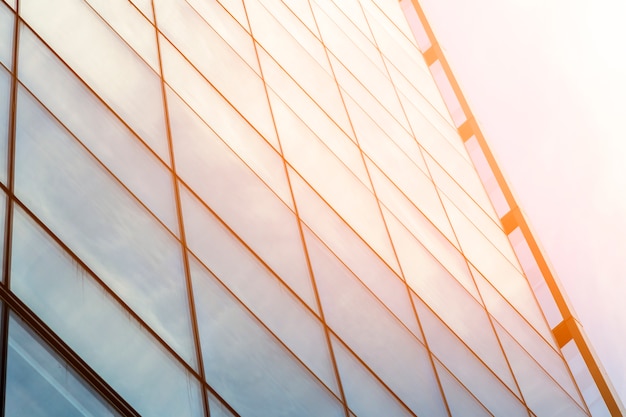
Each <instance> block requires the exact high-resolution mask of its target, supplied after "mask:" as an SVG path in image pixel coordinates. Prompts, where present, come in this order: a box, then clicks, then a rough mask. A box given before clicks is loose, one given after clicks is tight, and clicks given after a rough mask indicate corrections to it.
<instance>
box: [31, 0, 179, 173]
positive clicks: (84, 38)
mask: <svg viewBox="0 0 626 417" xmlns="http://www.w3.org/2000/svg"><path fill="white" fill-rule="evenodd" d="M20 14H21V16H22V17H23V18H24V20H25V21H26V22H27V23H28V24H29V25H30V26H31V27H32V28H33V30H34V31H35V32H36V33H37V34H39V35H40V36H41V37H42V38H43V39H44V41H45V42H46V43H48V44H49V45H50V46H51V48H52V49H53V50H54V51H55V52H56V53H58V54H59V55H60V57H61V58H62V59H63V60H64V61H65V62H66V63H67V64H68V65H69V66H70V67H71V68H72V69H73V70H74V71H76V73H77V74H78V75H79V76H80V77H81V78H82V79H83V80H85V81H86V82H87V84H89V85H90V86H91V87H92V88H93V89H94V90H95V92H96V93H97V94H98V95H99V96H100V97H102V98H103V99H104V101H105V102H107V103H108V104H109V105H110V106H111V107H112V109H113V110H114V111H115V112H116V113H117V114H119V115H120V117H121V118H122V119H123V120H125V121H126V123H128V124H129V125H130V127H131V128H132V129H133V130H134V131H135V132H137V134H138V135H139V136H140V137H141V138H142V139H144V140H145V141H146V142H147V143H148V144H149V145H150V147H152V149H154V151H155V152H156V153H157V154H158V155H159V156H160V157H161V159H163V160H164V161H169V151H168V145H167V137H166V130H165V121H164V112H163V99H162V95H161V84H160V79H159V77H158V76H157V74H156V73H155V72H154V71H152V70H151V69H150V67H149V66H148V65H147V64H146V63H145V62H144V61H142V60H141V59H140V58H139V56H138V55H137V54H135V52H134V51H133V50H132V49H131V48H130V47H129V46H128V45H126V44H125V43H124V42H123V41H122V39H121V38H119V37H118V36H117V35H116V34H115V33H114V32H113V31H112V29H110V28H109V27H108V26H107V25H106V24H105V22H104V21H102V20H101V19H100V18H99V17H98V16H97V15H96V14H95V13H94V12H93V10H91V9H90V8H89V6H88V5H87V3H84V2H83V1H80V0H58V1H54V2H50V1H47V0H29V1H26V2H23V3H22V4H21V6H20Z"/></svg>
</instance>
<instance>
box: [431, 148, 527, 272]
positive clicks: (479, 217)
mask: <svg viewBox="0 0 626 417" xmlns="http://www.w3.org/2000/svg"><path fill="white" fill-rule="evenodd" d="M425 159H426V161H427V163H428V166H429V168H430V173H431V175H432V178H433V181H434V182H435V184H436V185H437V187H438V188H439V190H441V191H440V193H442V194H444V195H445V197H446V198H444V199H442V200H443V203H444V204H445V205H446V209H447V208H448V205H450V203H452V204H454V205H455V206H456V207H457V208H458V209H459V210H460V211H462V212H463V214H464V215H465V216H466V217H467V218H468V219H469V220H470V221H471V222H472V223H473V224H475V225H476V227H477V228H478V229H479V230H480V231H481V232H482V233H483V234H484V235H485V236H486V237H487V238H488V239H489V240H490V241H491V242H492V243H494V246H496V247H497V248H498V250H499V251H500V252H502V254H504V256H506V258H507V259H508V260H509V261H510V262H511V263H512V264H513V266H515V267H516V268H517V269H518V270H519V271H521V270H522V269H521V267H520V265H519V262H518V261H517V257H516V256H515V253H514V252H513V249H512V248H511V244H510V242H509V240H508V239H507V237H506V235H505V234H504V232H503V231H502V223H501V222H500V221H499V220H495V219H494V217H495V214H494V215H493V217H490V216H489V214H488V213H489V212H493V209H492V208H491V204H490V203H489V202H488V200H487V199H485V205H483V206H480V205H479V202H478V201H477V200H475V199H474V198H473V197H472V196H470V195H468V194H467V193H466V192H465V190H463V189H462V188H461V187H460V186H459V184H458V183H457V181H455V180H454V179H452V177H450V175H448V173H447V172H445V171H444V170H443V169H442V168H441V166H440V165H439V164H438V163H436V162H435V160H433V159H432V158H431V157H430V156H426V158H425ZM486 204H489V205H488V206H486Z"/></svg>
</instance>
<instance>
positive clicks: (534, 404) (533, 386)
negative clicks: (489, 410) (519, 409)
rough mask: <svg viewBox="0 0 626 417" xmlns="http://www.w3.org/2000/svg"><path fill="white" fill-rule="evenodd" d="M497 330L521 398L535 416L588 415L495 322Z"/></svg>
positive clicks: (562, 416)
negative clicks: (522, 396) (521, 395)
mask: <svg viewBox="0 0 626 417" xmlns="http://www.w3.org/2000/svg"><path fill="white" fill-rule="evenodd" d="M496 331H497V332H498V335H499V336H500V340H501V341H502V347H503V348H504V351H505V352H506V354H507V356H508V358H509V362H510V363H511V368H512V369H513V373H514V374H515V377H516V378H517V382H518V383H519V386H520V389H521V390H522V394H523V395H524V400H525V401H526V403H527V404H528V407H529V408H530V410H531V411H532V412H533V413H534V414H535V415H536V416H537V417H576V416H581V417H582V416H587V415H588V414H587V413H586V412H585V411H583V409H582V408H580V406H578V405H577V404H576V403H575V402H574V400H573V399H572V398H571V397H570V396H568V395H567V394H566V393H565V391H563V389H561V387H559V386H558V385H557V383H556V382H555V381H554V380H553V379H552V377H550V376H549V375H548V374H547V373H546V372H545V371H544V370H543V369H541V368H540V367H539V365H538V364H537V362H535V360H534V359H533V358H532V357H531V356H530V355H529V354H528V353H527V352H525V351H524V350H523V349H522V347H521V346H520V345H519V344H518V343H517V342H516V341H515V340H513V338H512V337H511V336H510V335H509V334H508V333H507V332H506V331H505V330H504V329H503V328H502V327H501V326H499V325H496Z"/></svg>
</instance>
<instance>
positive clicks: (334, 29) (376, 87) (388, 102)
mask: <svg viewBox="0 0 626 417" xmlns="http://www.w3.org/2000/svg"><path fill="white" fill-rule="evenodd" d="M328 9H331V10H332V7H328ZM313 11H314V12H315V17H316V19H317V24H318V26H319V28H320V32H321V34H322V37H323V39H324V44H325V45H326V47H327V48H328V49H329V51H330V52H331V53H332V54H333V55H334V56H335V58H336V59H337V60H339V61H341V63H342V64H343V65H344V66H345V68H346V69H347V70H348V71H350V73H351V74H352V75H353V76H354V77H355V78H356V79H357V80H359V82H360V83H361V84H362V86H363V88H365V89H367V91H369V93H370V94H371V95H372V96H373V97H375V98H376V99H377V100H378V101H379V102H380V103H381V105H382V106H383V107H384V108H386V109H387V111H389V112H390V113H391V114H393V115H394V116H395V117H396V118H397V119H398V120H399V121H400V122H401V123H402V124H404V126H405V127H408V123H407V122H406V119H405V117H404V114H403V112H402V107H400V102H399V101H398V97H397V95H396V92H395V89H394V86H393V84H391V81H390V80H389V78H388V76H387V71H386V69H385V67H384V65H383V62H382V59H381V55H380V52H378V50H376V49H375V47H374V45H372V44H371V43H370V42H369V41H367V40H366V39H362V38H360V39H359V38H355V37H349V36H348V35H346V33H345V32H344V30H345V28H346V27H350V23H348V22H345V18H344V20H343V24H342V23H340V22H334V21H333V20H332V19H331V18H330V17H329V16H328V15H327V14H326V13H325V12H324V11H322V10H320V8H319V7H317V6H316V5H315V4H314V5H313ZM358 33H359V34H361V33H360V32H358Z"/></svg>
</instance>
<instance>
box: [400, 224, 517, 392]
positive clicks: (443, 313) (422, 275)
mask: <svg viewBox="0 0 626 417" xmlns="http://www.w3.org/2000/svg"><path fill="white" fill-rule="evenodd" d="M389 226H390V230H393V231H394V235H393V236H398V237H399V238H400V241H399V244H398V245H397V248H398V249H397V250H398V256H399V257H400V261H401V262H403V264H402V268H403V272H404V276H405V277H406V280H407V282H408V284H409V285H410V286H411V288H412V289H413V290H414V291H415V293H416V294H417V295H418V296H419V297H420V298H421V299H422V300H424V302H425V303H426V304H427V305H428V306H429V307H430V308H431V309H432V310H433V311H434V312H435V314H437V315H438V316H439V317H440V318H441V319H442V320H443V321H444V322H445V323H446V324H447V325H448V326H449V327H450V328H451V329H452V331H453V332H454V333H455V334H456V335H458V336H459V337H460V338H461V339H462V340H463V342H464V343H465V344H467V346H468V347H469V348H470V349H471V350H472V351H474V352H475V353H476V354H477V355H478V357H480V358H481V360H482V361H484V362H485V363H486V364H487V366H489V367H490V368H491V369H492V370H493V371H494V373H495V374H496V375H498V377H499V378H500V379H502V380H503V381H504V382H505V383H506V384H507V385H508V386H509V388H511V389H513V390H514V389H515V382H514V381H513V376H512V375H511V371H510V370H509V368H508V366H507V363H506V360H505V358H504V355H503V353H502V349H501V348H500V345H499V344H498V341H497V339H496V337H495V334H494V332H493V330H492V327H491V323H490V322H489V318H488V316H487V312H486V311H485V309H484V308H483V307H482V305H480V304H479V303H478V301H477V300H476V299H475V298H473V297H472V296H471V295H470V293H469V292H468V291H466V290H465V289H464V288H463V286H462V285H461V284H460V283H459V282H458V281H457V280H455V279H454V278H453V277H452V276H451V275H450V273H449V272H448V271H446V270H445V269H444V268H443V267H442V266H441V264H439V263H438V262H437V261H436V260H435V259H434V258H433V257H432V256H431V255H430V254H429V253H428V252H427V251H426V250H425V249H424V247H423V246H422V245H420V244H419V243H418V242H417V241H416V240H415V239H412V237H411V236H410V235H408V233H407V232H406V230H405V229H403V228H401V227H400V226H399V225H394V224H393V222H389ZM472 285H473V283H472ZM450 306H454V308H450ZM427 340H428V339H427Z"/></svg>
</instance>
